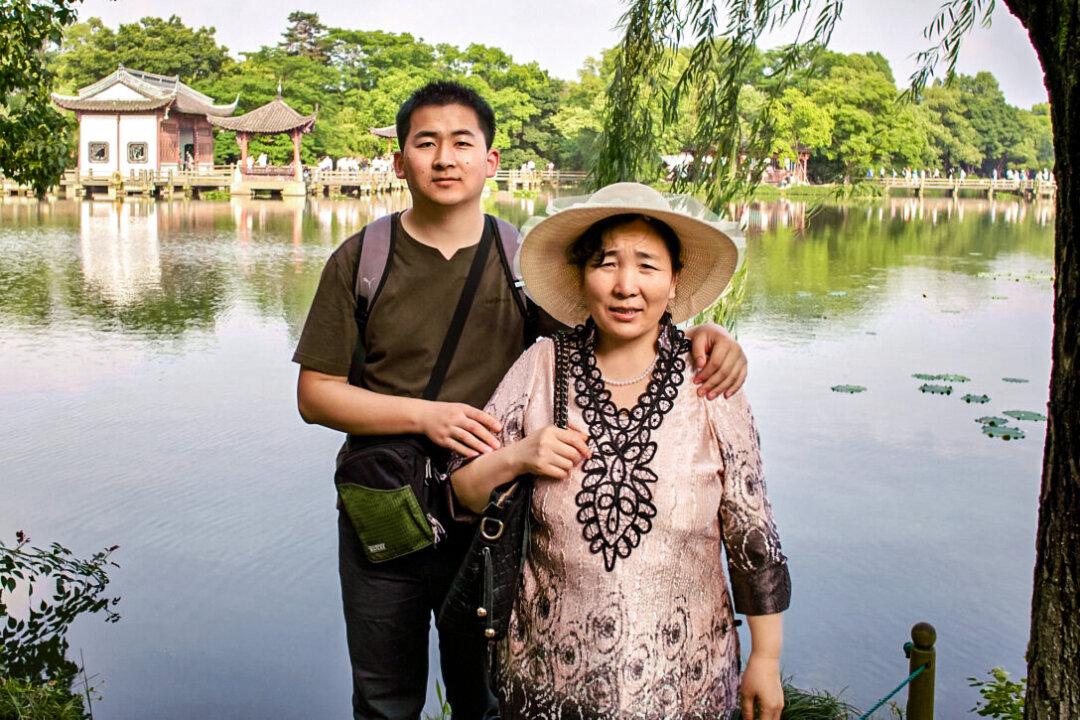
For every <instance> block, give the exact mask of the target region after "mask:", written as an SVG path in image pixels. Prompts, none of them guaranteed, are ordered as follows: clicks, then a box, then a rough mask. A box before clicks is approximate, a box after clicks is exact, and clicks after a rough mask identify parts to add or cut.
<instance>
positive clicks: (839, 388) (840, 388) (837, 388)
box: [830, 385, 866, 394]
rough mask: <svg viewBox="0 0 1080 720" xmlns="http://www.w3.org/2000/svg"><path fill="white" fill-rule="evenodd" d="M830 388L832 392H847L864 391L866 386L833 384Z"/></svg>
mask: <svg viewBox="0 0 1080 720" xmlns="http://www.w3.org/2000/svg"><path fill="white" fill-rule="evenodd" d="M830 390H832V391H833V392H838V393H849V394H855V393H861V392H866V388H864V387H863V386H862V385H833V386H832V387H831V388H830Z"/></svg>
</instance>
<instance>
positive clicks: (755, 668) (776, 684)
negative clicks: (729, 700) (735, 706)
mask: <svg viewBox="0 0 1080 720" xmlns="http://www.w3.org/2000/svg"><path fill="white" fill-rule="evenodd" d="M739 703H740V705H741V706H742V717H743V720H753V718H754V705H757V707H758V709H759V710H760V711H761V714H760V715H758V717H759V718H760V720H780V711H781V710H783V709H784V688H783V687H782V686H781V684H780V659H779V658H772V657H762V656H760V655H754V653H753V652H751V653H750V659H749V660H747V662H746V670H745V671H744V672H743V677H742V685H740V686H739Z"/></svg>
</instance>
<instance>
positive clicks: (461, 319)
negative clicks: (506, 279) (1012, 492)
mask: <svg viewBox="0 0 1080 720" xmlns="http://www.w3.org/2000/svg"><path fill="white" fill-rule="evenodd" d="M487 224H488V228H486V229H485V232H484V235H483V237H481V238H480V244H479V245H478V246H477V248H476V252H475V253H474V254H473V260H472V265H470V266H469V274H468V276H467V277H466V278H465V287H463V288H462V289H461V297H459V298H458V304H457V307H456V308H454V316H453V318H452V319H451V320H450V327H449V328H447V330H446V337H445V338H443V343H442V347H441V348H440V349H439V357H438V358H436V360H435V367H433V368H432V370H431V378H430V379H428V384H427V387H426V388H424V394H423V396H422V397H423V398H424V399H425V400H434V399H435V398H437V397H438V396H439V391H440V390H441V389H442V384H443V381H444V380H445V379H446V371H447V370H449V369H450V361H451V360H453V359H454V353H455V352H456V351H457V346H458V342H459V341H460V340H461V331H462V329H464V327H465V318H467V317H468V316H469V310H470V309H471V308H472V303H473V299H474V298H475V297H476V289H477V288H478V287H480V278H481V276H483V274H484V266H485V265H487V257H488V255H489V254H490V253H491V245H492V240H493V236H494V235H495V229H494V227H491V223H490V221H488V223H487Z"/></svg>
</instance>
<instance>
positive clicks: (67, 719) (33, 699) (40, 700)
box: [0, 677, 89, 720]
mask: <svg viewBox="0 0 1080 720" xmlns="http://www.w3.org/2000/svg"><path fill="white" fill-rule="evenodd" d="M87 717H89V715H87V713H86V710H85V709H84V707H83V699H82V697H80V696H79V695H75V694H72V692H71V691H70V690H68V689H67V688H66V687H65V686H64V685H62V684H61V683H53V682H48V683H42V684H35V683H29V682H26V681H25V680H16V679H12V678H5V677H0V720H84V719H85V718H87Z"/></svg>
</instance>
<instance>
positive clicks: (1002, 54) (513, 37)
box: [79, 0, 1046, 108]
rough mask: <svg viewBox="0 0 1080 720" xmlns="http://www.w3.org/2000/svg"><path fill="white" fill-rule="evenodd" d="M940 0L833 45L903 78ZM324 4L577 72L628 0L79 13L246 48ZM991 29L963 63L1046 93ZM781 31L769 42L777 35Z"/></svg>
mask: <svg viewBox="0 0 1080 720" xmlns="http://www.w3.org/2000/svg"><path fill="white" fill-rule="evenodd" d="M940 4H941V0H846V2H845V3H844V15H843V19H842V20H841V22H840V25H839V27H838V29H837V32H836V33H835V34H834V36H833V40H832V43H831V45H830V46H831V47H832V49H834V50H838V51H842V52H866V51H869V50H876V51H878V52H880V53H881V54H883V55H884V56H885V57H886V58H888V60H889V62H890V64H891V65H892V68H893V73H894V74H895V76H896V79H897V82H899V83H901V84H902V83H903V82H904V81H905V80H906V79H907V77H908V76H909V75H910V73H911V71H912V70H913V69H914V65H915V63H914V60H913V58H912V56H913V54H914V53H915V52H916V51H917V50H919V49H921V48H922V47H923V45H924V43H925V40H923V38H922V28H923V27H924V26H925V25H926V24H927V23H928V22H929V20H930V18H931V17H932V16H933V14H934V12H935V10H936V9H937V8H938V7H939V6H940ZM298 8H299V9H302V10H304V11H307V12H315V13H318V14H319V17H320V18H321V19H322V21H323V22H324V23H325V24H327V25H330V26H333V27H345V28H359V29H364V30H387V31H391V32H409V33H412V34H413V35H415V36H418V37H420V38H422V39H424V40H425V41H427V42H430V43H440V42H447V43H451V44H454V45H459V46H462V47H464V46H465V45H468V44H469V43H472V42H478V43H482V44H484V45H494V46H498V47H500V48H502V49H503V50H505V51H507V52H508V53H509V54H510V55H512V56H513V58H514V59H515V60H516V61H518V62H528V61H530V60H535V61H537V62H538V63H539V64H540V66H541V67H543V68H546V69H547V70H548V71H550V72H551V73H552V74H553V75H556V76H558V77H561V78H567V79H572V78H575V77H576V76H577V70H578V68H580V67H581V63H582V61H583V60H584V59H585V58H586V57H588V56H590V55H592V56H596V55H598V54H599V52H600V51H601V50H602V49H604V48H607V47H611V46H613V45H615V44H616V43H617V42H618V40H619V37H620V33H619V32H618V30H617V24H618V21H619V17H620V15H621V14H622V12H623V10H624V8H625V3H624V2H622V1H621V0H543V1H542V2H541V1H538V0H530V1H529V2H524V1H522V0H358V1H354V2H342V1H341V0H303V2H301V1H300V0H173V2H170V3H162V2H161V0H84V2H83V4H82V6H81V9H80V11H79V14H80V17H81V18H82V19H86V18H89V17H92V16H97V17H100V18H101V19H102V20H104V22H105V23H106V24H107V25H109V26H111V27H116V25H118V24H119V23H122V22H132V21H134V20H137V19H138V18H140V17H143V16H145V15H164V14H166V13H175V14H177V15H179V16H180V17H181V18H182V19H183V21H184V22H185V23H186V24H187V25H192V26H203V25H207V26H212V27H215V28H217V38H218V42H219V43H221V44H223V45H225V46H226V47H228V48H229V50H230V51H232V53H233V54H234V55H235V54H238V53H239V52H243V51H246V50H255V49H257V48H258V47H259V46H261V45H273V44H276V43H277V42H278V40H279V39H280V36H281V32H282V30H283V29H284V28H285V25H286V18H287V17H288V15H289V13H290V12H292V11H293V10H296V9H298ZM993 20H994V21H993V25H992V26H991V27H990V29H983V28H981V27H978V26H977V27H976V28H975V29H974V30H973V31H972V33H971V34H970V35H969V36H968V37H967V38H966V39H965V41H964V45H963V50H962V51H961V55H960V63H959V70H960V72H964V73H975V72H977V71H979V70H989V71H990V72H992V73H994V75H995V76H996V77H997V79H998V81H999V82H1000V83H1001V88H1002V90H1003V91H1004V92H1005V97H1006V98H1007V99H1008V101H1009V102H1010V103H1012V104H1014V105H1018V106H1020V107H1024V108H1027V107H1030V106H1031V105H1032V104H1034V103H1038V102H1045V101H1046V90H1045V89H1044V87H1043V77H1042V71H1041V70H1040V69H1039V63H1038V60H1037V58H1036V56H1035V51H1034V50H1033V49H1032V47H1031V45H1030V43H1029V42H1028V39H1027V35H1026V33H1025V32H1024V29H1023V28H1022V27H1021V26H1020V23H1019V22H1018V21H1017V20H1016V18H1014V17H1013V16H1012V15H1010V14H1009V12H1008V10H1006V8H1005V7H1004V3H1002V2H999V3H997V9H996V10H995V12H994V17H993ZM778 41H779V40H776V41H774V42H772V43H768V42H767V43H766V45H770V44H776V42H778Z"/></svg>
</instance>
